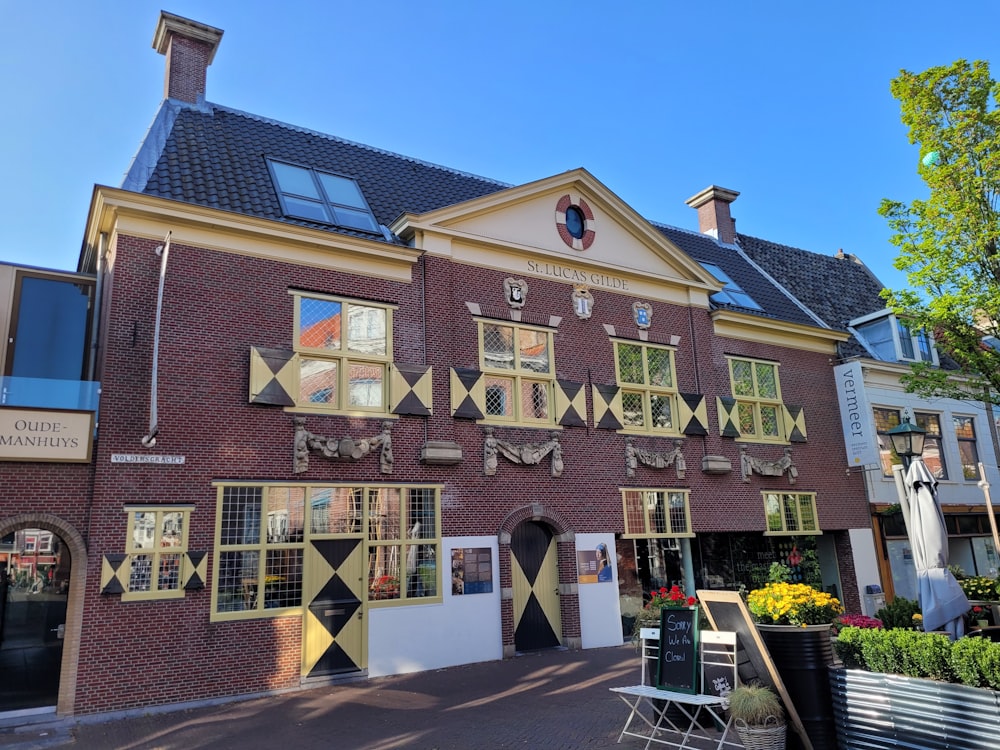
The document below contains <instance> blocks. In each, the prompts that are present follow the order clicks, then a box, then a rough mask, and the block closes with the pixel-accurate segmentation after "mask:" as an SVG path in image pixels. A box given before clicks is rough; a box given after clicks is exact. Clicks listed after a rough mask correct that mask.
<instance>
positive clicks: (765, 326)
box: [712, 310, 850, 354]
mask: <svg viewBox="0 0 1000 750" xmlns="http://www.w3.org/2000/svg"><path fill="white" fill-rule="evenodd" d="M712 322H713V323H714V325H715V333H716V335H718V336H724V337H726V338H731V339H741V340H743V341H756V342H760V343H763V344H773V345H775V346H784V347H788V348H791V349H802V350H805V351H810V352H819V353H821V354H836V353H837V344H838V343H840V342H842V341H847V339H848V338H850V334H848V333H844V332H843V331H835V330H833V329H830V328H817V327H815V326H806V325H801V324H800V323H790V322H788V321H786V320H776V319H774V318H763V317H759V316H757V315H748V314H746V313H739V312H734V311H732V310H715V311H713V312H712Z"/></svg>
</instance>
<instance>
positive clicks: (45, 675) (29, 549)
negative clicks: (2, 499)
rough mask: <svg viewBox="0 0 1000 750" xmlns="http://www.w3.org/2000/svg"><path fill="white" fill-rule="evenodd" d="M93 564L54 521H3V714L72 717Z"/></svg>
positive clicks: (32, 517)
mask: <svg viewBox="0 0 1000 750" xmlns="http://www.w3.org/2000/svg"><path fill="white" fill-rule="evenodd" d="M86 559H87V558H86V552H85V548H84V544H83V539H82V537H81V536H80V535H79V533H78V532H77V531H76V530H75V529H73V528H72V527H70V526H68V525H67V524H65V523H64V522H63V521H62V520H61V519H59V518H57V517H55V516H51V515H49V514H25V515H23V516H18V517H14V518H9V519H4V520H2V521H0V674H2V675H3V679H2V680H0V713H5V712H11V711H23V710H30V709H45V708H55V710H56V711H57V712H58V713H60V714H71V713H72V712H73V703H74V695H75V692H76V664H77V660H78V657H79V643H80V619H81V607H82V601H83V588H84V580H85V578H86Z"/></svg>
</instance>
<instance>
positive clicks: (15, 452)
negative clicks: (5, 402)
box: [0, 407, 94, 463]
mask: <svg viewBox="0 0 1000 750" xmlns="http://www.w3.org/2000/svg"><path fill="white" fill-rule="evenodd" d="M93 434H94V413H93V412H90V411H52V410H47V409H15V408H6V407H3V408H0V461H62V462H66V463H86V462H88V461H90V449H91V446H92V445H93V439H92V437H91V436H92V435H93Z"/></svg>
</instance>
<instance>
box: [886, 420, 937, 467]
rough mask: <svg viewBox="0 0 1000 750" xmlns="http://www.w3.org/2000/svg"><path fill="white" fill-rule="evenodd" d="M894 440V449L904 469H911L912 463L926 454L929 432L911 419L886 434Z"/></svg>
mask: <svg viewBox="0 0 1000 750" xmlns="http://www.w3.org/2000/svg"><path fill="white" fill-rule="evenodd" d="M886 434H887V435H888V436H889V439H890V440H892V448H893V450H894V451H896V455H897V456H899V457H900V459H901V460H902V461H903V469H904V470H905V469H909V468H910V462H911V461H912V460H913V459H914V458H916V457H918V456H920V454H921V453H923V452H924V437H925V436H926V435H927V430H925V429H923V428H922V427H918V426H917V425H915V424H913V423H912V422H911V421H910V420H909V419H907V420H906V421H905V422H900V423H899V424H898V425H896V426H895V427H893V428H892V429H891V430H889V431H888V432H887V433H886Z"/></svg>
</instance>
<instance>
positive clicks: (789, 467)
mask: <svg viewBox="0 0 1000 750" xmlns="http://www.w3.org/2000/svg"><path fill="white" fill-rule="evenodd" d="M740 471H742V472H743V481H744V482H749V481H750V475H751V474H752V473H754V472H756V473H757V474H760V475H761V476H762V477H780V476H781V475H782V474H785V473H787V474H788V483H789V484H795V479H796V478H797V477H798V476H799V470H798V469H796V468H795V464H793V463H792V449H791V448H785V449H784V451H783V452H782V455H781V458H779V459H778V460H777V461H765V460H764V459H763V458H757V457H756V456H751V455H750V453H749V451H748V450H747V446H745V445H743V446H740Z"/></svg>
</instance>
